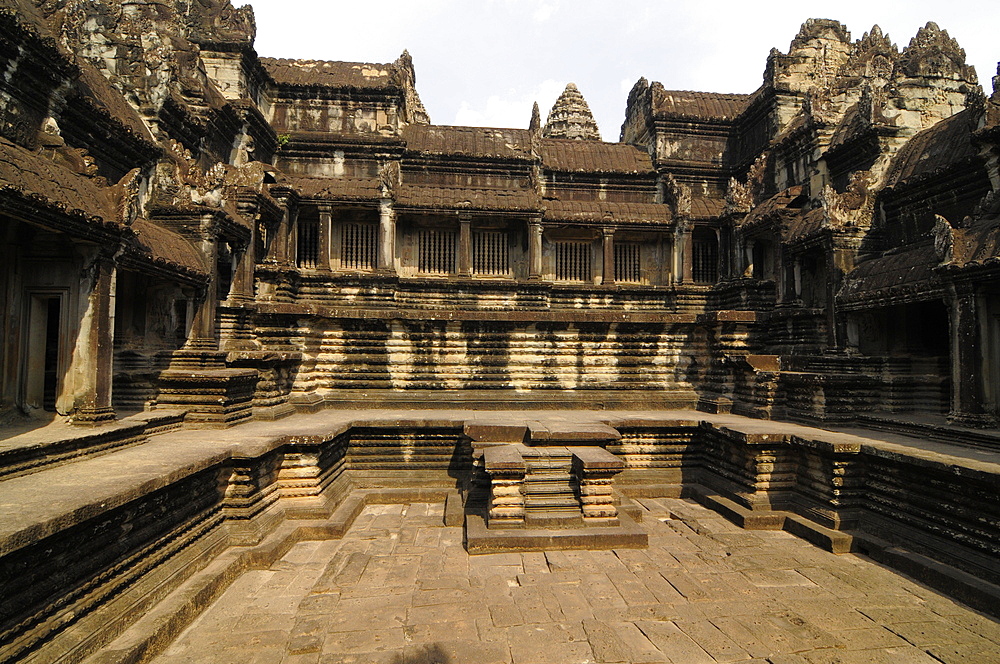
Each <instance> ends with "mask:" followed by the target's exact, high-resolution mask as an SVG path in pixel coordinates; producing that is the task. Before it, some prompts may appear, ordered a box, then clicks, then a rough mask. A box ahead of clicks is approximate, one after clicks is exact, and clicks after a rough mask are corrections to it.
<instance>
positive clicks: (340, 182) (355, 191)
mask: <svg viewBox="0 0 1000 664" xmlns="http://www.w3.org/2000/svg"><path fill="white" fill-rule="evenodd" d="M275 186H280V187H291V188H292V189H294V190H295V191H296V192H298V194H299V195H300V196H302V197H303V198H326V199H330V200H348V201H356V200H358V201H374V200H378V199H379V198H381V197H382V188H381V186H380V184H379V181H378V179H377V178H342V177H308V176H305V175H283V176H281V177H279V178H278V182H277V185H275Z"/></svg>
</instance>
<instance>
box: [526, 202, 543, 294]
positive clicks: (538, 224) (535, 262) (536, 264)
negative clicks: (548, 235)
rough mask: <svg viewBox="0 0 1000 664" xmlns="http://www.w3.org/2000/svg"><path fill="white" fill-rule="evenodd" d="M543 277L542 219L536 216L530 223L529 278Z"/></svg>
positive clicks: (534, 279)
mask: <svg viewBox="0 0 1000 664" xmlns="http://www.w3.org/2000/svg"><path fill="white" fill-rule="evenodd" d="M541 278H542V219H541V217H536V218H534V219H532V220H531V221H530V222H529V223H528V279H531V280H532V281H538V280H539V279H541Z"/></svg>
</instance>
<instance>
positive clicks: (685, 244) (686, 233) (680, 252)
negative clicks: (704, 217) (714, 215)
mask: <svg viewBox="0 0 1000 664" xmlns="http://www.w3.org/2000/svg"><path fill="white" fill-rule="evenodd" d="M677 240H678V242H677V245H678V246H677V247H676V249H675V250H674V254H675V255H676V256H677V259H678V262H679V263H680V265H679V266H678V267H679V268H680V269H679V270H678V271H677V274H678V275H679V276H680V283H685V284H689V283H691V282H692V281H694V243H693V242H692V241H691V229H690V228H685V229H683V230H682V231H681V232H680V234H679V235H678V237H677Z"/></svg>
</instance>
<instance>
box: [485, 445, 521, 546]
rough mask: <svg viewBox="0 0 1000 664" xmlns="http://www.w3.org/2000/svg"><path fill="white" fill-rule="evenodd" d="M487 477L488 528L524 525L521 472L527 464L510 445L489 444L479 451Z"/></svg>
mask: <svg viewBox="0 0 1000 664" xmlns="http://www.w3.org/2000/svg"><path fill="white" fill-rule="evenodd" d="M483 461H484V462H485V465H486V472H487V473H488V474H489V476H490V504H489V513H488V517H489V520H488V523H487V525H488V527H490V528H497V527H500V528H503V527H508V528H509V527H515V528H517V527H523V526H524V492H523V491H522V488H523V486H524V475H525V473H526V472H527V466H526V464H525V462H524V459H523V458H522V456H521V454H520V453H519V452H518V451H517V449H516V448H515V447H514V446H513V445H492V446H490V447H487V448H486V449H485V450H483Z"/></svg>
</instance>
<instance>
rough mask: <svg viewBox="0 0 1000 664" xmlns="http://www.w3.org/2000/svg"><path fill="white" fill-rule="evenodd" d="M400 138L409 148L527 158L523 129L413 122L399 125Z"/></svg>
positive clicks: (528, 140)
mask: <svg viewBox="0 0 1000 664" xmlns="http://www.w3.org/2000/svg"><path fill="white" fill-rule="evenodd" d="M403 140H404V141H406V148H407V150H410V151H413V152H423V153H430V154H442V155H458V156H469V157H493V158H497V157H499V158H505V159H531V132H529V131H528V130H527V129H493V128H490V127H450V126H445V125H416V124H414V125H408V126H407V127H406V128H404V129H403Z"/></svg>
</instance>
